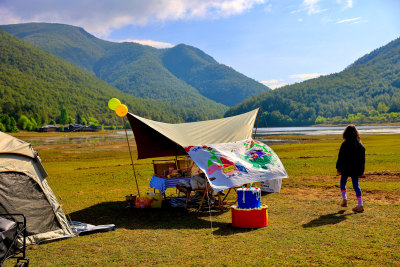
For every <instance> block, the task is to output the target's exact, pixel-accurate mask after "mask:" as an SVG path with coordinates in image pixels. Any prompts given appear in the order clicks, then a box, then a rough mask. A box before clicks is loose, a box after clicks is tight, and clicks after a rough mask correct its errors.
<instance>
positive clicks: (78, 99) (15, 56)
mask: <svg viewBox="0 0 400 267" xmlns="http://www.w3.org/2000/svg"><path fill="white" fill-rule="evenodd" d="M113 97H116V98H119V99H120V100H121V101H122V102H123V103H124V104H126V105H127V106H128V108H129V110H130V111H131V112H133V113H136V114H140V115H141V116H144V117H149V118H153V119H156V120H160V121H171V122H178V121H181V120H184V119H187V118H192V119H194V120H201V119H206V116H218V115H219V114H220V113H219V112H220V110H218V109H214V110H213V109H207V108H206V107H208V106H204V107H203V109H205V110H204V111H202V112H200V111H199V110H196V109H190V108H182V107H178V106H174V107H171V106H170V105H168V104H166V103H165V102H163V101H160V100H151V99H142V98H138V97H135V96H132V95H129V94H126V93H123V92H121V91H120V90H118V89H117V88H115V87H113V86H111V85H110V84H108V83H107V82H105V81H103V80H100V79H98V78H97V77H95V76H94V75H93V74H91V73H89V72H87V71H85V70H83V69H81V68H79V67H77V66H75V65H73V64H71V63H69V62H67V61H65V60H63V59H61V58H59V57H57V56H55V55H53V54H51V53H49V52H46V51H44V50H42V49H40V48H38V47H36V46H33V45H30V44H28V43H26V42H24V41H22V40H21V39H19V38H17V37H15V36H12V35H10V34H8V33H6V32H5V31H3V30H1V29H0V115H1V114H5V115H7V116H11V117H14V119H15V120H18V118H19V117H20V116H21V115H28V116H33V115H35V114H36V115H37V116H36V117H39V118H41V120H42V121H43V122H47V123H48V122H49V121H51V120H55V119H56V118H57V116H59V115H60V110H61V109H62V108H66V109H67V110H68V111H69V114H70V115H71V116H72V117H73V118H76V117H78V114H79V116H80V117H83V118H89V117H94V118H96V119H97V120H99V121H100V122H101V123H104V124H108V125H116V124H120V121H117V120H118V117H117V116H116V115H115V113H114V112H112V111H111V110H109V109H108V107H107V102H108V100H109V99H111V98H113ZM0 122H1V121H0Z"/></svg>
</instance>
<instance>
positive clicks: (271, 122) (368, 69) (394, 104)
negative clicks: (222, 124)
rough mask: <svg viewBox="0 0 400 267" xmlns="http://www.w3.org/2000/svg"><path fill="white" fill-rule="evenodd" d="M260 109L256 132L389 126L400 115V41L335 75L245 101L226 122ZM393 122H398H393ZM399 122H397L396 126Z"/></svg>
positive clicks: (229, 112)
mask: <svg viewBox="0 0 400 267" xmlns="http://www.w3.org/2000/svg"><path fill="white" fill-rule="evenodd" d="M257 107H261V108H262V111H263V113H262V116H261V119H260V126H266V125H268V126H296V125H312V124H315V123H318V122H325V121H328V122H339V123H340V122H342V123H349V122H353V121H357V122H359V123H362V122H365V121H368V118H369V120H370V121H371V120H372V121H378V122H379V121H380V122H381V121H385V122H390V121H391V120H392V119H395V118H394V117H393V116H398V115H397V114H392V115H393V116H392V117H390V116H389V115H388V116H389V117H388V116H386V117H385V116H384V115H382V114H383V113H388V112H400V38H398V39H396V40H394V41H392V42H390V43H388V44H387V45H385V46H383V47H381V48H378V49H375V50H374V51H372V52H371V53H369V54H367V55H365V56H363V57H361V58H359V59H358V60H356V61H355V62H354V63H353V64H351V65H350V66H348V67H347V68H346V69H344V70H343V71H341V72H339V73H334V74H330V75H325V76H321V77H318V78H315V79H311V80H307V81H304V82H301V83H296V84H293V85H288V86H285V87H281V88H278V89H275V90H273V91H270V92H265V93H262V94H259V95H256V96H253V97H250V98H248V99H246V100H245V101H243V102H242V103H240V104H238V105H236V106H234V107H232V108H231V109H230V110H229V111H227V112H226V114H225V116H232V115H235V114H240V113H243V112H246V111H249V110H252V109H254V108H257ZM396 118H397V117H396ZM398 119H400V117H398V118H397V119H396V121H397V120H398Z"/></svg>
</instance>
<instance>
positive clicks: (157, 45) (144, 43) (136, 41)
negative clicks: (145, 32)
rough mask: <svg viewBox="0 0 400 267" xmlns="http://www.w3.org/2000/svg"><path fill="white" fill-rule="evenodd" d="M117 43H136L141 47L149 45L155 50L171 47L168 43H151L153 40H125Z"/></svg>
mask: <svg viewBox="0 0 400 267" xmlns="http://www.w3.org/2000/svg"><path fill="white" fill-rule="evenodd" d="M118 42H121V43H122V42H133V43H138V44H142V45H149V46H152V47H155V48H170V47H173V46H174V45H173V44H170V43H165V42H159V41H153V40H131V39H127V40H121V41H118Z"/></svg>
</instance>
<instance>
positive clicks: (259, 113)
mask: <svg viewBox="0 0 400 267" xmlns="http://www.w3.org/2000/svg"><path fill="white" fill-rule="evenodd" d="M260 115H261V107H259V109H258V116H257V124H256V130H255V132H254V137H253V139H256V136H257V129H258V121H259V120H260Z"/></svg>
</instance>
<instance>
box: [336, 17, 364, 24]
mask: <svg viewBox="0 0 400 267" xmlns="http://www.w3.org/2000/svg"><path fill="white" fill-rule="evenodd" d="M347 22H353V23H355V22H361V17H357V18H352V19H343V20H339V21H337V22H335V24H341V23H347Z"/></svg>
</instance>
